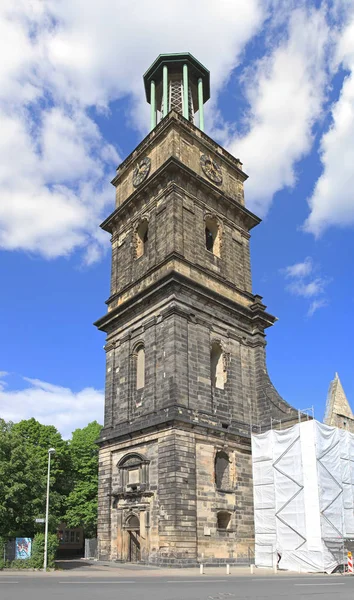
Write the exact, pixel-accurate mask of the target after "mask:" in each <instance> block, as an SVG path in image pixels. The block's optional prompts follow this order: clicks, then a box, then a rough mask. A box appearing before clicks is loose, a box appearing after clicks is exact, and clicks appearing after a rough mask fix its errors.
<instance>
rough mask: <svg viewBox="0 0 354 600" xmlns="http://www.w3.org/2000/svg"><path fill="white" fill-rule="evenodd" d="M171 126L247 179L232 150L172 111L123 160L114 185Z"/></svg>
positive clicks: (113, 180)
mask: <svg viewBox="0 0 354 600" xmlns="http://www.w3.org/2000/svg"><path fill="white" fill-rule="evenodd" d="M171 127H180V128H182V129H184V130H185V131H188V133H189V134H190V135H191V136H192V137H194V138H196V139H198V140H201V141H202V142H203V144H204V145H205V146H206V147H207V148H208V149H209V150H211V151H212V152H217V153H218V154H219V155H220V156H222V157H223V159H224V160H225V161H226V162H227V163H229V165H230V166H231V167H232V168H233V169H236V170H237V172H238V174H239V176H240V178H241V179H242V180H243V181H245V180H246V179H247V178H248V175H246V173H245V172H244V171H243V170H242V162H241V161H240V160H239V159H238V158H235V157H234V156H233V155H232V154H230V152H228V151H227V150H225V149H224V148H223V147H222V146H220V145H219V144H217V142H215V141H214V140H213V139H212V138H210V137H209V136H208V135H207V134H206V133H204V132H202V131H201V130H200V129H199V128H198V127H196V126H195V125H193V123H191V122H190V121H188V120H187V119H185V118H184V117H183V116H182V115H181V114H179V113H177V112H175V111H171V112H169V114H168V115H167V116H166V117H165V118H164V119H162V121H160V123H159V124H158V125H157V126H156V127H155V128H154V129H153V130H152V131H150V133H148V135H147V136H146V137H145V138H144V139H143V140H142V141H141V142H140V144H138V146H137V147H136V148H135V149H134V150H133V152H132V153H131V154H129V156H127V158H125V159H124V160H123V162H121V164H120V165H119V166H118V168H117V174H116V176H115V177H114V178H113V179H112V181H111V183H112V185H114V186H116V185H117V183H118V180H119V179H120V177H121V176H122V174H123V173H124V172H125V171H126V169H128V168H129V166H130V165H131V164H132V163H133V162H134V161H136V160H137V159H138V157H139V156H141V155H142V154H143V153H145V152H146V150H147V149H148V148H150V147H151V144H153V143H154V142H156V141H157V140H158V138H159V137H161V136H163V135H164V134H165V132H166V130H168V129H170V128H171Z"/></svg>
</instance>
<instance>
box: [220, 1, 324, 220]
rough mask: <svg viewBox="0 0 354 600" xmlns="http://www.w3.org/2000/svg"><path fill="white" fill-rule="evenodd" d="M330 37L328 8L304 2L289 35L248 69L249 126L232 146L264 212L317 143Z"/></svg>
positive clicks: (255, 205)
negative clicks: (316, 125)
mask: <svg viewBox="0 0 354 600" xmlns="http://www.w3.org/2000/svg"><path fill="white" fill-rule="evenodd" d="M277 39H278V38H277ZM328 43H329V28H328V24H327V21H326V13H325V10H324V8H323V9H318V10H316V9H315V8H313V7H312V8H306V7H303V8H299V9H297V10H294V11H292V13H291V16H290V18H289V21H288V27H287V31H286V32H285V35H284V34H283V36H281V38H280V41H277V43H276V44H275V46H274V47H273V48H272V50H271V51H270V52H269V53H268V54H266V55H265V56H264V57H262V58H261V59H259V60H258V62H257V63H256V64H254V65H252V66H251V67H250V68H249V70H248V72H247V73H246V77H245V91H246V96H247V99H248V102H249V105H250V108H249V112H248V113H247V116H246V126H247V128H248V132H247V133H246V135H237V136H236V137H235V138H234V139H232V140H231V141H230V142H229V149H230V150H231V152H232V153H233V154H235V155H237V156H240V158H241V159H242V162H243V163H244V166H245V170H246V172H247V173H248V174H249V175H250V179H249V181H248V182H247V184H246V186H247V187H246V200H247V203H248V206H249V207H250V208H251V209H252V210H254V211H255V212H256V213H257V214H260V215H261V216H263V215H264V214H265V213H266V212H267V210H268V208H269V206H270V204H271V201H272V198H273V195H274V194H275V193H276V192H277V191H278V190H280V189H282V188H283V187H286V186H290V187H291V186H293V185H294V184H295V182H296V173H295V166H296V163H297V161H299V160H300V159H301V158H302V157H303V156H304V155H305V154H306V153H307V152H308V151H309V150H310V148H311V145H312V141H313V134H312V128H313V125H314V123H315V122H316V120H317V119H318V118H319V116H320V115H321V110H322V105H323V101H324V89H325V83H326V52H327V46H328Z"/></svg>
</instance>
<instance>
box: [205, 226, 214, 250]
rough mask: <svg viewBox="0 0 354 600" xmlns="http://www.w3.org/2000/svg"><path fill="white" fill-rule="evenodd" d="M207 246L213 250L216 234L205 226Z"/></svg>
mask: <svg viewBox="0 0 354 600" xmlns="http://www.w3.org/2000/svg"><path fill="white" fill-rule="evenodd" d="M205 246H206V249H207V250H209V251H210V252H212V251H213V247H214V236H213V234H212V232H211V231H210V229H208V227H206V228H205Z"/></svg>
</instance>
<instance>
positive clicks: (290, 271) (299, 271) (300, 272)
mask: <svg viewBox="0 0 354 600" xmlns="http://www.w3.org/2000/svg"><path fill="white" fill-rule="evenodd" d="M312 270H313V262H312V258H311V257H310V256H308V257H307V258H305V260H304V261H303V262H299V263H295V264H294V265H290V266H289V267H286V268H285V269H283V272H284V275H285V277H306V275H309V274H310V273H311V272H312Z"/></svg>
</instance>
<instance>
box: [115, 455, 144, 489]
mask: <svg viewBox="0 0 354 600" xmlns="http://www.w3.org/2000/svg"><path fill="white" fill-rule="evenodd" d="M118 471H119V487H120V488H121V489H122V490H123V491H124V492H138V491H140V490H146V489H147V487H148V484H149V461H148V460H147V459H146V458H145V457H144V456H142V455H141V454H136V453H134V454H127V455H126V456H123V458H122V459H121V460H120V461H119V463H118Z"/></svg>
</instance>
